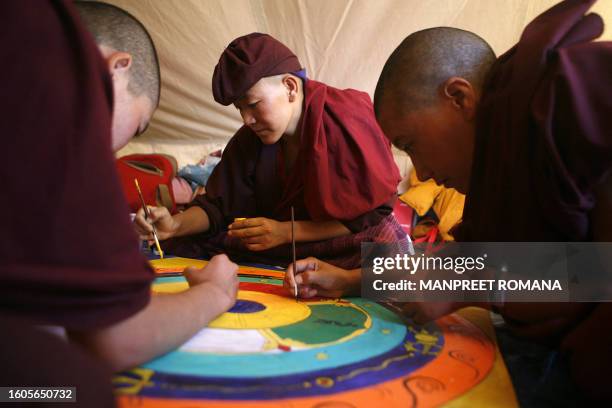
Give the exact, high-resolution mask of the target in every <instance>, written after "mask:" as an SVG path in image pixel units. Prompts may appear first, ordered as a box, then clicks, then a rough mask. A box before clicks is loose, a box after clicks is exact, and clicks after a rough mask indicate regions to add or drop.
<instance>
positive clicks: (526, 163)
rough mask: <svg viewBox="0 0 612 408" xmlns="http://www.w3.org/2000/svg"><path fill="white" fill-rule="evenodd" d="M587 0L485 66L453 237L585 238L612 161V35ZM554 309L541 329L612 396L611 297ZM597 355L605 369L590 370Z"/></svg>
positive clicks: (575, 1)
mask: <svg viewBox="0 0 612 408" xmlns="http://www.w3.org/2000/svg"><path fill="white" fill-rule="evenodd" d="M592 3H594V0H591V1H579V0H570V1H566V2H563V3H560V4H558V5H557V6H555V7H553V8H551V9H550V10H548V11H546V12H545V13H543V14H542V15H541V16H539V17H538V18H536V19H535V20H534V21H533V22H532V23H530V24H529V25H528V26H527V27H526V29H525V31H524V32H523V35H522V37H521V39H520V41H519V43H518V44H517V45H516V46H514V47H513V48H512V49H510V50H509V51H508V52H507V53H505V54H504V55H502V56H501V57H500V58H499V59H498V60H497V62H496V63H495V65H494V67H493V68H492V71H491V73H490V74H489V77H488V79H487V82H486V84H485V88H484V91H483V95H482V99H481V102H480V106H479V112H478V115H479V117H478V120H477V131H476V144H475V151H474V163H473V167H472V178H471V182H470V187H469V192H468V195H467V197H466V202H465V210H464V214H463V223H462V224H461V226H460V227H459V228H458V230H457V232H456V235H455V236H456V238H457V240H458V241H561V242H565V241H589V240H591V239H592V237H591V232H592V225H591V223H590V221H589V213H590V211H591V210H592V209H593V207H594V205H595V198H594V192H595V189H596V188H597V186H598V184H600V183H601V182H602V181H603V180H604V179H605V177H606V176H607V175H609V174H610V169H611V168H612V104H611V102H610V101H612V97H611V96H610V92H611V91H612V43H610V42H592V40H593V39H595V38H597V37H598V36H599V35H601V33H602V31H603V23H602V21H601V18H600V17H599V16H597V15H594V14H590V15H587V16H585V15H584V14H585V12H586V11H587V10H588V9H589V7H590V6H591V5H592ZM524 307H525V305H520V304H507V305H506V306H505V307H504V308H503V310H502V312H503V313H504V315H505V316H506V317H507V320H508V321H509V322H510V324H511V326H514V328H515V329H516V330H517V332H519V333H520V332H528V331H531V330H533V329H535V327H534V326H537V325H536V324H531V325H530V324H527V323H525V322H522V321H521V320H520V317H518V316H519V315H520V313H519V312H517V311H520V310H524ZM532 307H536V306H532ZM558 317H559V320H558V324H557V325H556V326H555V328H554V329H552V330H548V331H545V330H543V331H542V333H541V334H540V335H541V336H543V337H544V338H547V339H551V338H554V339H556V340H557V341H560V342H561V344H562V347H563V348H564V349H566V350H568V351H569V352H570V353H572V356H573V357H572V358H573V362H572V363H573V369H574V371H575V373H581V374H580V375H577V376H576V379H577V380H578V381H581V382H582V383H583V386H585V387H587V388H590V391H591V392H592V393H593V394H594V395H597V394H598V393H599V395H600V396H601V395H603V393H608V395H610V388H609V386H607V387H598V386H597V384H601V383H602V381H604V380H605V378H606V377H607V378H608V379H609V366H610V365H612V327H611V326H610V324H611V323H612V305H611V304H600V305H595V304H584V303H583V304H576V303H574V304H565V305H559V316H558ZM595 329H596V330H595ZM577 333H579V335H578V334H577ZM589 336H603V338H604V339H605V340H604V341H603V342H602V341H599V340H598V341H596V342H592V341H591V339H589ZM602 344H605V347H599V348H598V347H597V345H602ZM585 353H586V354H588V355H590V356H594V355H598V357H597V358H595V359H593V358H586V357H584V356H585ZM595 361H597V362H598V364H600V366H599V367H597V366H596V365H595V364H593V362H595ZM603 362H605V363H603ZM584 364H591V366H590V368H587V366H584ZM602 364H603V365H607V367H608V368H607V370H608V372H607V373H605V372H599V373H598V372H597V369H601V368H602V367H603V365H602ZM588 371H592V372H591V373H590V375H589V376H588V377H586V376H581V375H582V374H583V373H585V372H588Z"/></svg>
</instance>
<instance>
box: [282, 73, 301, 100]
mask: <svg viewBox="0 0 612 408" xmlns="http://www.w3.org/2000/svg"><path fill="white" fill-rule="evenodd" d="M282 82H283V85H284V86H285V89H286V90H287V95H288V96H289V102H293V101H295V100H296V98H297V95H298V92H299V89H300V86H299V84H298V79H297V78H296V77H294V76H293V75H285V76H284V77H283V79H282Z"/></svg>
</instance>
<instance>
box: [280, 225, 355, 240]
mask: <svg viewBox="0 0 612 408" xmlns="http://www.w3.org/2000/svg"><path fill="white" fill-rule="evenodd" d="M289 224H290V223H289ZM350 233H351V231H350V230H349V229H348V228H346V227H345V226H344V224H342V223H341V222H339V221H321V222H316V221H297V222H296V223H295V240H296V241H298V242H311V241H322V240H325V239H331V238H336V237H340V236H343V235H349V234H350Z"/></svg>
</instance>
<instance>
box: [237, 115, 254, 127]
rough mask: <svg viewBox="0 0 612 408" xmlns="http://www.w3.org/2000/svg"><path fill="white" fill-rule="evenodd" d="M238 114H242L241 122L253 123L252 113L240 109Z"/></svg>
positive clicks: (249, 124) (248, 124)
mask: <svg viewBox="0 0 612 408" xmlns="http://www.w3.org/2000/svg"><path fill="white" fill-rule="evenodd" d="M240 115H241V116H242V122H244V124H245V125H247V126H251V125H254V124H255V116H254V115H253V114H252V113H250V112H247V111H240Z"/></svg>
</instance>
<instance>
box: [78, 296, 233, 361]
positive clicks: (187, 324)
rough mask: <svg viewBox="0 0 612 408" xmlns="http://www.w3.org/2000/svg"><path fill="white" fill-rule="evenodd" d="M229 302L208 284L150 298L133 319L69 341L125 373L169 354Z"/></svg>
mask: <svg viewBox="0 0 612 408" xmlns="http://www.w3.org/2000/svg"><path fill="white" fill-rule="evenodd" d="M229 303H230V300H229V299H227V298H226V296H224V295H223V293H221V292H219V291H217V290H216V289H214V288H213V287H212V286H210V285H207V284H202V285H198V286H195V287H192V288H190V289H189V290H187V291H185V292H182V293H177V294H168V295H153V296H152V297H151V301H150V303H149V304H148V305H147V307H145V308H144V309H143V310H142V311H140V312H139V313H137V314H135V315H134V316H132V317H130V318H128V319H126V320H124V321H122V322H120V323H118V324H115V325H113V326H111V327H108V328H105V329H102V330H98V331H95V332H87V333H71V338H72V339H74V340H75V341H77V342H79V343H81V344H83V345H84V346H85V347H86V348H87V349H89V350H90V351H92V352H93V353H94V354H97V355H98V356H99V357H101V358H102V359H103V360H104V361H106V362H107V363H108V364H109V365H110V367H111V368H112V369H114V370H117V371H119V370H124V369H128V368H132V367H135V366H137V365H139V364H142V363H144V362H146V361H149V360H151V359H153V358H155V357H157V356H159V355H161V354H164V353H166V352H168V351H171V350H173V349H175V348H177V347H179V346H180V345H181V344H183V343H184V342H186V341H187V340H188V339H189V338H191V337H192V336H193V335H194V334H195V333H196V332H197V331H199V330H200V329H202V328H204V327H205V326H206V325H208V323H209V322H210V321H211V320H213V319H214V318H215V317H216V316H218V315H219V314H221V313H223V312H224V311H225V310H226V309H227V308H228V307H229Z"/></svg>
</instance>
